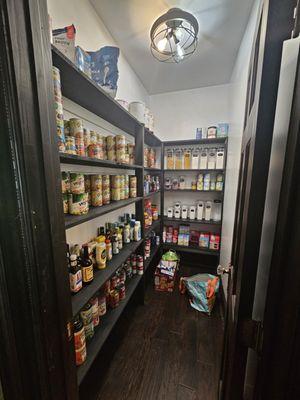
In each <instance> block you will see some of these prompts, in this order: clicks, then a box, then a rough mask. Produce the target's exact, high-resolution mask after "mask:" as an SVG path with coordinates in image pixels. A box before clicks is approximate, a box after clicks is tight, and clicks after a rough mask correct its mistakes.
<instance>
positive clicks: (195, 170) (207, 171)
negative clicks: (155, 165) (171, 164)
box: [164, 169, 224, 173]
mask: <svg viewBox="0 0 300 400" xmlns="http://www.w3.org/2000/svg"><path fill="white" fill-rule="evenodd" d="M164 172H168V173H171V172H196V173H213V172H217V173H222V172H224V169H165V170H164Z"/></svg>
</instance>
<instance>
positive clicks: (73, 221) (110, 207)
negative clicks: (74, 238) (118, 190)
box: [65, 197, 143, 229]
mask: <svg viewBox="0 0 300 400" xmlns="http://www.w3.org/2000/svg"><path fill="white" fill-rule="evenodd" d="M142 199H143V198H142V197H134V198H130V199H126V200H119V201H112V202H111V203H110V204H106V205H104V206H101V207H90V208H89V211H88V212H87V213H86V214H82V215H68V214H66V215H65V227H66V229H69V228H72V227H74V226H76V225H80V224H82V223H83V222H87V221H90V220H91V219H94V218H97V217H100V216H101V215H104V214H107V213H109V212H112V211H115V210H118V209H120V208H123V207H126V206H128V205H130V204H133V203H137V202H138V201H140V200H142Z"/></svg>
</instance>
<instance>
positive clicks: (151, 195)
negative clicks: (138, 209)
mask: <svg viewBox="0 0 300 400" xmlns="http://www.w3.org/2000/svg"><path fill="white" fill-rule="evenodd" d="M158 193H160V190H158V191H157V192H151V193H149V194H145V195H144V199H149V197H153V196H155V195H156V194H158Z"/></svg>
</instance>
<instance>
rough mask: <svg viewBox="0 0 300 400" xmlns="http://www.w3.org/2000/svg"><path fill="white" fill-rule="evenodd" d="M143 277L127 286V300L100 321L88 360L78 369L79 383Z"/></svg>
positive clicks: (140, 276)
mask: <svg viewBox="0 0 300 400" xmlns="http://www.w3.org/2000/svg"><path fill="white" fill-rule="evenodd" d="M142 277H143V276H142V275H137V276H135V277H134V278H132V279H131V280H130V281H129V282H128V284H126V298H125V299H124V300H123V301H122V302H120V305H119V306H118V307H117V308H115V309H114V310H110V311H109V312H108V313H107V314H106V315H105V316H104V317H103V318H102V319H101V321H100V324H99V327H98V328H97V330H96V331H95V334H94V337H93V339H92V340H91V341H90V343H89V344H88V345H87V359H86V362H85V363H84V364H83V365H81V366H80V367H78V369H77V382H78V385H80V384H81V382H82V380H83V378H84V377H85V375H86V374H87V372H88V371H89V369H90V367H91V366H92V364H93V361H94V360H95V358H96V356H97V354H98V353H99V351H100V350H101V348H102V346H103V344H104V343H105V341H106V339H107V338H108V336H109V334H110V333H111V331H112V329H113V327H114V326H115V324H116V322H117V321H118V319H119V318H120V316H121V314H122V312H123V311H124V309H125V307H126V305H127V304H128V302H129V300H130V298H131V297H132V295H133V294H134V292H135V290H136V288H137V286H138V284H139V282H140V281H141V279H142Z"/></svg>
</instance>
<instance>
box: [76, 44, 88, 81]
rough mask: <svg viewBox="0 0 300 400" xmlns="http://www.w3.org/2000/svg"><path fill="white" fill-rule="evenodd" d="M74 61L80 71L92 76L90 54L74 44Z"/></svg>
mask: <svg viewBox="0 0 300 400" xmlns="http://www.w3.org/2000/svg"><path fill="white" fill-rule="evenodd" d="M75 63H76V66H77V68H78V69H80V71H82V72H84V73H85V74H86V75H87V76H88V77H89V78H91V77H92V72H91V56H90V55H89V53H87V52H86V51H84V50H83V49H82V48H81V47H80V46H76V49H75Z"/></svg>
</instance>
